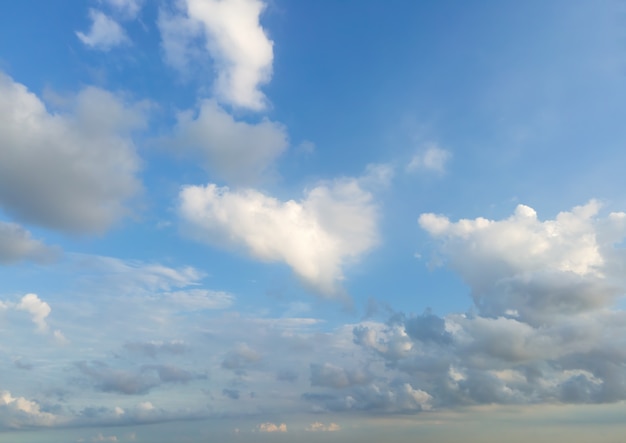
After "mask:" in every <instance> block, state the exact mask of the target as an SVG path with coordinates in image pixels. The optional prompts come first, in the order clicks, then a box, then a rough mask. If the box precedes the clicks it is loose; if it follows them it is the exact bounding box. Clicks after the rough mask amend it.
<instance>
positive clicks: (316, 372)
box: [311, 363, 370, 389]
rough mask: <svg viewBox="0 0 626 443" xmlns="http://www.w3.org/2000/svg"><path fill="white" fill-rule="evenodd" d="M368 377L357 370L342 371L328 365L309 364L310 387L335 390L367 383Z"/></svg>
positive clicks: (342, 369)
mask: <svg viewBox="0 0 626 443" xmlns="http://www.w3.org/2000/svg"><path fill="white" fill-rule="evenodd" d="M369 378H370V376H369V375H368V374H367V373H366V372H364V371H362V370H359V369H351V370H348V369H344V368H340V367H337V366H334V365H332V364H330V363H324V364H323V365H320V364H311V386H321V387H329V388H335V389H342V388H347V387H350V386H355V385H361V384H365V383H367V381H368V380H369Z"/></svg>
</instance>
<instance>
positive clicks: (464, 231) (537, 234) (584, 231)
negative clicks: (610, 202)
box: [419, 201, 626, 322]
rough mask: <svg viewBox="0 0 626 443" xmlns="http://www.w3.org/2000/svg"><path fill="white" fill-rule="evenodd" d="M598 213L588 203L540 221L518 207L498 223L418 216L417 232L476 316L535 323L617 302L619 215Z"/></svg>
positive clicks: (622, 223)
mask: <svg viewBox="0 0 626 443" xmlns="http://www.w3.org/2000/svg"><path fill="white" fill-rule="evenodd" d="M598 210H599V204H598V203H597V202H595V201H591V202H589V203H588V204H586V205H584V206H578V207H575V208H574V209H573V210H572V211H571V212H561V213H560V214H558V215H557V217H556V218H555V219H554V220H546V221H540V220H539V219H538V218H537V214H536V212H535V211H534V210H533V209H532V208H530V207H528V206H524V205H519V206H518V207H517V209H516V210H515V213H514V214H513V215H512V216H511V217H509V218H507V219H504V220H500V221H494V220H487V219H485V218H477V219H474V220H465V219H464V220H459V221H458V222H451V221H450V220H449V219H448V218H447V217H444V216H440V215H435V214H422V215H421V216H420V218H419V224H420V226H421V227H422V228H423V229H425V230H426V231H427V232H428V233H430V234H431V235H432V236H433V237H435V238H437V239H440V240H441V244H440V251H441V252H442V253H443V254H444V256H445V257H447V259H448V260H449V263H450V266H451V267H452V268H453V269H455V270H456V271H458V272H459V273H460V275H461V276H462V277H463V279H464V280H465V281H466V282H467V283H468V284H469V285H470V286H471V288H472V294H473V296H474V299H475V301H476V304H477V306H478V307H479V309H481V312H483V313H485V314H488V315H514V316H520V318H521V319H523V320H528V321H535V322H537V321H539V322H541V321H547V319H548V318H549V317H553V316H554V315H558V314H559V313H560V314H565V315H567V314H571V313H574V312H582V311H586V310H590V309H596V308H599V307H601V306H606V305H607V303H609V302H610V301H611V300H613V299H614V297H615V296H617V295H618V294H620V291H621V289H620V284H618V283H617V282H616V281H615V278H617V277H619V269H621V268H622V266H623V265H624V263H626V261H625V260H624V259H625V257H624V254H621V253H620V252H619V251H618V250H616V249H615V247H614V246H615V244H616V243H618V242H619V241H621V240H622V239H623V238H624V236H625V235H626V214H624V213H612V214H610V215H609V216H608V217H606V218H604V219H600V218H599V217H597V214H598ZM620 254H621V255H620Z"/></svg>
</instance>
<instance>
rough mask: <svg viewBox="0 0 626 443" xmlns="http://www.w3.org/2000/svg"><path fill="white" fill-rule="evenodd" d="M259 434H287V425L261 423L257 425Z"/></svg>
mask: <svg viewBox="0 0 626 443" xmlns="http://www.w3.org/2000/svg"><path fill="white" fill-rule="evenodd" d="M259 432H287V425H286V424H285V423H281V424H279V425H276V424H274V423H270V422H267V423H261V424H260V425H259Z"/></svg>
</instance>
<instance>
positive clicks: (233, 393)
mask: <svg viewBox="0 0 626 443" xmlns="http://www.w3.org/2000/svg"><path fill="white" fill-rule="evenodd" d="M222 394H223V395H224V396H225V397H228V398H230V399H231V400H239V390H238V389H226V388H225V389H222Z"/></svg>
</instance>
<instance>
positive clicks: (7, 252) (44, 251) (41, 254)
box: [0, 221, 59, 264]
mask: <svg viewBox="0 0 626 443" xmlns="http://www.w3.org/2000/svg"><path fill="white" fill-rule="evenodd" d="M58 255H59V250H58V249H57V248H54V247H50V246H47V245H45V244H44V243H42V242H41V241H39V240H35V239H34V238H33V237H32V235H31V233H30V232H28V231H27V230H26V229H24V228H22V227H21V226H20V225H18V224H16V223H6V222H1V221H0V264H10V263H15V262H18V261H21V260H32V261H35V262H38V263H47V262H50V261H52V260H54V259H55V258H56V257H57V256H58Z"/></svg>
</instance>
